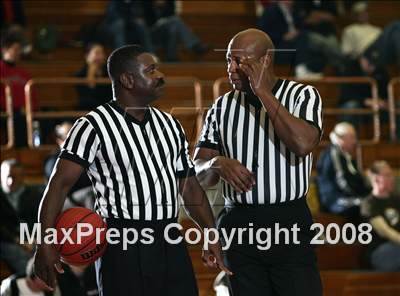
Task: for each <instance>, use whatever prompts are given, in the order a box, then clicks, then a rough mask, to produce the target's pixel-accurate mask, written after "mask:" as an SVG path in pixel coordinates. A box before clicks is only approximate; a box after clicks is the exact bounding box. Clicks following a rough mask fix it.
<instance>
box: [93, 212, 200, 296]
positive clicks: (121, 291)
mask: <svg viewBox="0 0 400 296" xmlns="http://www.w3.org/2000/svg"><path fill="white" fill-rule="evenodd" d="M169 223H176V219H171V220H164V221H157V222H147V221H132V220H123V219H108V220H107V226H108V228H116V229H118V230H119V231H120V232H121V233H122V229H123V228H124V227H126V228H135V229H136V230H137V231H138V233H139V239H140V238H141V237H140V232H141V230H142V229H143V228H151V229H154V233H153V234H151V235H152V236H153V237H154V243H152V244H143V243H140V242H137V243H135V244H130V245H128V247H127V250H123V245H122V243H119V244H114V245H113V244H108V246H107V249H106V251H105V253H104V255H103V256H102V257H101V258H99V259H98V260H97V261H96V273H97V283H98V287H99V292H100V295H101V296H168V295H171V296H197V295H198V290H197V284H196V280H195V277H194V273H193V267H192V262H191V260H190V257H189V253H188V251H187V249H186V245H185V242H184V240H182V242H181V243H179V244H169V243H168V242H166V241H165V239H164V229H165V227H166V226H167V225H168V224H169ZM168 233H169V234H170V235H169V236H170V237H171V238H172V239H176V238H178V237H179V236H180V235H181V233H180V232H179V230H177V229H176V228H172V229H171V230H170V231H169V232H168ZM128 237H129V238H131V237H130V236H128Z"/></svg>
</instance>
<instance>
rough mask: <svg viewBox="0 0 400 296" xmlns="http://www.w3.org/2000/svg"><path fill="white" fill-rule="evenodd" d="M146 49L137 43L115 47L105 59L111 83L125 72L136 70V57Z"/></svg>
mask: <svg viewBox="0 0 400 296" xmlns="http://www.w3.org/2000/svg"><path fill="white" fill-rule="evenodd" d="M145 52H146V51H145V50H144V49H143V48H142V47H141V46H139V45H135V44H134V45H125V46H122V47H120V48H117V49H115V50H114V51H113V52H112V53H111V54H110V56H109V57H108V60H107V71H108V76H109V77H110V79H111V81H112V82H113V83H115V82H117V81H119V79H120V76H121V75H122V74H123V73H125V72H136V70H137V65H138V63H137V57H138V56H139V55H141V54H142V53H145Z"/></svg>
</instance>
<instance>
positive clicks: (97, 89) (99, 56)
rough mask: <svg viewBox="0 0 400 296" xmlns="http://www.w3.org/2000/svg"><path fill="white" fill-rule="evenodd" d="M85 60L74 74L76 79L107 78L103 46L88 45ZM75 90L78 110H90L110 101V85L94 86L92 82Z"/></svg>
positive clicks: (97, 44)
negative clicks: (77, 98)
mask: <svg viewBox="0 0 400 296" xmlns="http://www.w3.org/2000/svg"><path fill="white" fill-rule="evenodd" d="M85 58H86V63H85V65H84V66H83V67H82V69H81V70H79V72H77V73H76V74H75V76H76V77H81V78H87V79H89V80H95V79H98V78H108V75H107V65H106V55H105V53H104V47H103V45H101V44H99V43H92V44H90V45H88V47H87V49H86V57H85ZM76 90H77V92H78V97H79V108H80V110H92V109H94V108H96V107H97V106H99V105H102V104H104V103H107V102H108V101H110V100H111V99H112V90H111V84H96V83H95V82H92V83H89V84H88V85H83V84H81V85H77V86H76Z"/></svg>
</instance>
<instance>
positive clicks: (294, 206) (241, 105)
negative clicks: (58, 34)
mask: <svg viewBox="0 0 400 296" xmlns="http://www.w3.org/2000/svg"><path fill="white" fill-rule="evenodd" d="M273 49H274V46H273V44H272V42H271V39H270V38H269V36H268V35H266V34H265V33H264V32H262V31H259V30H256V29H248V30H245V31H242V32H240V33H238V34H237V35H235V36H234V37H233V39H232V40H231V41H230V43H229V45H228V50H227V55H226V58H227V63H228V74H229V79H230V83H231V84H232V86H233V90H232V91H230V92H228V93H226V94H225V95H223V96H221V97H219V98H218V99H217V100H216V101H215V103H214V105H213V106H212V107H211V108H210V109H209V111H208V113H207V116H206V119H205V123H204V126H203V130H202V133H201V135H200V139H199V142H198V145H197V148H196V151H195V157H194V159H195V164H196V172H197V177H198V179H199V181H200V183H201V185H202V186H203V188H207V187H209V186H213V185H215V184H216V183H217V182H218V180H219V179H222V194H223V197H224V199H225V208H224V210H223V211H222V213H221V214H220V216H219V220H218V224H219V225H218V226H219V227H220V228H225V230H228V231H233V230H234V229H236V230H238V229H239V228H244V229H246V228H247V229H248V230H249V231H247V232H246V231H244V232H242V242H240V239H237V238H236V239H234V240H233V244H232V245H231V246H230V248H229V249H228V250H227V253H226V258H225V259H226V262H227V266H228V268H230V270H231V271H232V272H233V275H232V276H230V277H229V278H230V284H231V289H232V293H233V295H234V296H237V295H265V296H270V295H304V296H314V295H315V296H317V295H322V288H321V281H320V276H319V271H318V269H317V265H316V257H315V253H314V250H313V248H312V247H311V246H310V243H309V242H310V239H311V238H312V236H313V233H312V232H311V231H310V226H311V224H312V217H311V214H310V211H309V209H308V206H307V204H306V194H307V191H308V187H309V177H310V173H311V167H312V155H311V151H312V150H313V148H314V147H316V145H317V144H318V143H319V140H320V136H321V132H322V120H321V98H320V96H319V94H318V92H317V90H316V89H315V88H314V87H312V86H308V85H304V84H301V83H298V82H295V81H290V80H283V79H280V78H278V77H276V76H275V74H274V68H273V61H274V54H273V53H274V51H273ZM277 223H279V228H280V229H282V228H286V229H289V230H290V229H291V228H292V227H293V226H294V225H295V224H297V227H298V228H300V231H299V232H298V238H297V239H298V240H299V241H300V244H295V243H292V241H293V242H294V240H295V238H294V236H289V244H288V245H286V244H285V243H284V242H283V239H284V236H283V235H282V233H281V234H279V235H280V241H276V240H275V237H274V235H275V232H277V231H275V230H276V228H275V227H276V226H277ZM261 228H265V229H270V230H271V233H272V235H271V236H270V237H271V238H273V240H272V241H271V242H272V246H271V248H270V249H269V250H267V251H265V250H260V249H259V248H258V246H257V245H256V244H254V243H253V244H252V243H251V237H250V236H251V235H250V230H251V229H253V230H254V232H253V233H256V230H257V229H261ZM231 233H232V232H231ZM239 233H240V232H238V231H237V232H235V234H234V235H235V236H238V235H239ZM253 239H254V238H253ZM263 239H264V238H263Z"/></svg>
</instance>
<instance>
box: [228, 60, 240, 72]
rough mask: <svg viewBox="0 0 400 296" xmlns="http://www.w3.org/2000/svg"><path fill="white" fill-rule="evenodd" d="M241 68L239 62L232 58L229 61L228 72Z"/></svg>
mask: <svg viewBox="0 0 400 296" xmlns="http://www.w3.org/2000/svg"><path fill="white" fill-rule="evenodd" d="M238 69H239V65H238V63H237V62H236V61H235V60H234V59H232V60H231V61H230V62H229V63H228V73H229V74H231V73H237V70H238Z"/></svg>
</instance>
